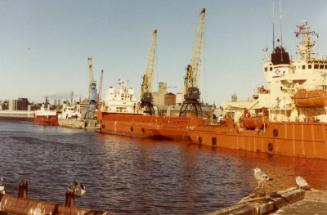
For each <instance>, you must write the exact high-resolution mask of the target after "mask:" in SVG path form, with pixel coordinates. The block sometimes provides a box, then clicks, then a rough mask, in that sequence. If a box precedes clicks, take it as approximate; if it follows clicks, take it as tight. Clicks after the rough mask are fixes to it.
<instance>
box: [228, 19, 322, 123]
mask: <svg viewBox="0 0 327 215" xmlns="http://www.w3.org/2000/svg"><path fill="white" fill-rule="evenodd" d="M295 35H296V37H297V38H298V39H299V44H298V45H297V48H298V53H297V55H298V56H297V59H291V58H290V56H289V54H288V52H287V51H286V50H285V49H284V47H283V46H282V44H281V43H280V41H279V40H277V46H276V47H273V52H272V53H271V55H269V54H268V53H267V54H266V58H265V62H264V67H263V69H264V77H265V79H266V81H267V82H268V85H269V89H265V88H264V87H259V88H258V89H257V94H256V95H255V96H254V98H253V101H252V102H251V105H249V107H248V108H247V109H249V110H250V113H252V114H253V115H254V114H255V113H257V114H258V113H259V111H258V110H259V109H261V108H267V109H268V111H269V119H270V121H301V122H303V121H304V122H305V121H308V120H312V121H320V122H327V114H326V112H327V108H326V101H327V96H326V90H327V58H326V57H321V56H319V55H318V54H317V53H314V52H313V50H314V46H315V41H314V38H318V34H317V33H316V32H314V31H312V30H311V29H310V26H309V25H308V23H307V22H304V23H302V24H300V25H298V26H297V31H296V32H295ZM319 96H320V97H319ZM317 101H318V103H319V104H318V103H317ZM233 103H234V104H235V105H236V106H237V103H239V102H228V105H230V106H231V105H233ZM236 109H237V108H235V110H236ZM236 115H240V114H239V113H238V114H237V111H236V112H235V116H236ZM234 119H235V117H234ZM235 120H238V119H235Z"/></svg>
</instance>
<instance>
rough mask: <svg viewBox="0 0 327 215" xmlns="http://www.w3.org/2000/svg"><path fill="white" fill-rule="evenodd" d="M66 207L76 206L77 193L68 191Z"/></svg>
mask: <svg viewBox="0 0 327 215" xmlns="http://www.w3.org/2000/svg"><path fill="white" fill-rule="evenodd" d="M65 207H69V208H70V207H75V195H74V193H72V192H70V191H67V192H66V196H65Z"/></svg>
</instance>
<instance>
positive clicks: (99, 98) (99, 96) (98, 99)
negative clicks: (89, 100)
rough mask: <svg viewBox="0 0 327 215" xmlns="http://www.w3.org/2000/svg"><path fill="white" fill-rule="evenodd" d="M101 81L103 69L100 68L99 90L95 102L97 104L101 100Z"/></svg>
mask: <svg viewBox="0 0 327 215" xmlns="http://www.w3.org/2000/svg"><path fill="white" fill-rule="evenodd" d="M102 82H103V69H102V70H101V73H100V83H99V92H98V96H97V104H98V105H99V104H100V102H101V94H102Z"/></svg>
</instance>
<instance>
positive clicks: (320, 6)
mask: <svg viewBox="0 0 327 215" xmlns="http://www.w3.org/2000/svg"><path fill="white" fill-rule="evenodd" d="M280 1H281V4H280V3H279V2H280ZM273 2H275V5H276V9H275V14H277V15H276V16H275V19H276V17H279V15H281V17H282V22H281V23H282V27H281V29H282V35H283V45H284V46H285V47H286V49H287V50H288V51H289V52H290V54H291V56H293V57H296V44H297V40H296V38H295V36H294V31H295V30H296V25H297V24H299V23H300V22H301V21H303V20H306V21H308V22H309V24H310V25H311V27H312V29H313V30H315V31H316V32H319V34H320V37H319V40H318V41H317V43H318V47H317V48H318V49H319V50H318V51H319V53H321V54H322V55H325V56H327V28H326V23H327V1H325V0H312V1H307V0H201V1H200V0H199V1H195V0H178V1H177V0H94V1H89V0H79V1H74V0H56V1H52V0H29V1H25V0H0V26H1V30H0V32H1V34H0V100H2V99H9V98H18V97H27V98H29V99H30V100H32V101H42V100H43V99H44V98H45V97H46V96H48V97H50V98H51V97H54V96H55V95H56V96H58V97H60V96H62V95H69V94H70V92H72V91H74V94H75V95H76V96H77V97H79V96H81V97H82V98H83V97H86V96H87V92H88V79H87V78H88V66H87V58H88V57H93V61H94V63H93V64H94V65H93V67H94V74H95V79H96V80H99V76H100V70H101V69H103V70H104V81H103V94H106V91H107V88H108V87H109V86H116V85H117V82H118V79H119V78H120V79H124V80H128V81H129V85H130V86H131V87H133V88H134V89H135V91H136V95H139V92H140V85H141V81H142V75H143V73H144V69H145V65H146V60H147V55H148V50H149V47H150V39H151V32H152V31H153V29H155V28H157V29H158V48H157V66H156V71H155V83H154V88H155V89H157V83H158V82H159V81H164V82H167V84H168V87H169V90H170V91H172V92H176V91H180V92H181V91H182V89H183V79H184V76H185V68H186V66H187V64H188V63H189V61H190V57H191V53H192V47H193V42H194V36H195V30H196V27H197V22H198V16H199V13H200V10H201V8H206V26H205V54H204V69H203V71H202V74H201V76H200V79H201V81H200V89H201V96H202V99H203V100H204V101H205V102H209V103H213V102H215V103H216V104H220V103H221V102H222V101H225V100H229V99H230V97H231V95H232V94H233V93H236V94H237V96H238V98H239V99H246V98H247V97H249V96H250V95H251V94H252V93H253V90H254V89H255V88H256V87H257V86H260V85H262V84H265V80H264V78H263V69H262V64H263V59H264V52H263V49H264V48H268V49H269V50H271V47H272V22H273V20H274V19H273V16H272V14H273V12H272V11H273V9H272V8H273V7H272V5H273ZM279 5H281V10H279V9H278V7H277V6H279ZM278 11H281V13H280V12H278ZM278 35H279V32H277V36H278Z"/></svg>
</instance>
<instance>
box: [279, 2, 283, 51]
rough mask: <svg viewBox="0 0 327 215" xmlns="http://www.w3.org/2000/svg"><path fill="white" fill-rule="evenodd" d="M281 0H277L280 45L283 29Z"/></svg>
mask: <svg viewBox="0 0 327 215" xmlns="http://www.w3.org/2000/svg"><path fill="white" fill-rule="evenodd" d="M282 18H283V15H282V0H279V31H280V45H281V46H283V31H282Z"/></svg>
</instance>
